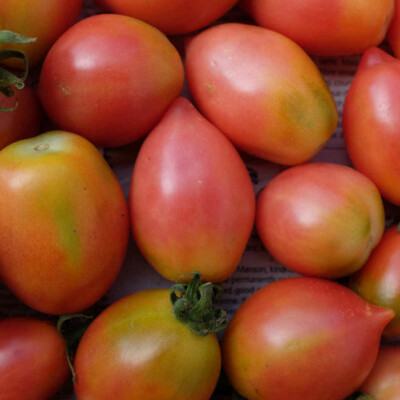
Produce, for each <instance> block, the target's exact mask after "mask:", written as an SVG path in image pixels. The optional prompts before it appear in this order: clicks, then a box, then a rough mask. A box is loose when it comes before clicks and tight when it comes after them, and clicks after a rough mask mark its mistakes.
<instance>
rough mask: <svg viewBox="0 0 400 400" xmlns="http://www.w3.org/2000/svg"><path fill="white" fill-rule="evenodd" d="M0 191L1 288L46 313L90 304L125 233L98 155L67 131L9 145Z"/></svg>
mask: <svg viewBox="0 0 400 400" xmlns="http://www.w3.org/2000/svg"><path fill="white" fill-rule="evenodd" d="M0 186H1V188H2V193H3V194H2V196H1V198H0V278H1V279H2V280H3V282H4V283H5V285H6V286H8V287H9V288H10V289H11V291H12V292H14V294H15V295H16V296H17V297H19V298H20V299H21V300H22V301H23V302H24V303H26V304H27V305H28V306H30V307H32V308H34V309H37V310H39V311H42V312H45V313H50V314H68V313H73V312H76V311H79V310H83V309H85V308H87V307H89V306H90V305H92V304H93V303H94V302H95V301H97V300H98V299H99V298H100V297H101V296H102V295H103V294H104V293H105V292H106V290H107V289H108V288H109V287H110V286H111V284H112V283H113V281H114V279H115V278H116V276H117V274H118V272H119V270H120V268H121V266H122V262H123V260H124V258H125V254H126V249H127V243H128V236H129V218H128V210H127V203H126V200H125V197H124V195H123V192H122V190H121V187H120V185H119V183H118V181H117V179H116V177H115V175H114V174H113V172H112V170H111V169H110V167H109V166H108V164H107V163H106V162H105V160H104V159H103V157H102V156H101V154H100V153H99V152H98V150H97V149H96V148H95V147H94V146H93V145H92V144H91V143H89V142H88V141H87V140H85V139H84V138H82V137H80V136H78V135H75V134H72V133H67V132H49V133H46V134H42V135H39V136H36V137H34V138H32V139H25V140H22V141H19V142H15V143H13V144H10V145H9V146H7V147H6V148H4V149H3V150H2V151H1V152H0ZM110 238H112V239H111V240H110Z"/></svg>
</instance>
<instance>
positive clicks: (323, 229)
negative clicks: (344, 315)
mask: <svg viewBox="0 0 400 400" xmlns="http://www.w3.org/2000/svg"><path fill="white" fill-rule="evenodd" d="M256 226H257V231H258V234H259V236H260V238H261V240H262V242H263V243H264V245H265V247H266V248H267V250H268V251H269V252H270V253H271V255H272V256H273V257H275V258H276V259H277V260H278V261H280V262H281V263H282V264H284V265H285V266H287V267H288V268H290V269H292V270H293V271H296V272H298V273H301V274H305V275H311V276H317V277H324V278H338V277H341V276H345V275H349V274H351V273H353V272H355V271H356V270H358V269H359V268H361V267H362V265H363V264H364V263H365V261H366V260H367V258H368V256H369V255H370V253H371V251H372V249H373V248H374V247H375V246H376V245H377V243H378V242H379V240H380V239H381V237H382V234H383V231H384V228H385V215H384V209H383V204H382V199H381V197H380V195H379V191H378V189H377V188H376V186H375V185H374V184H373V183H372V182H371V181H370V180H369V179H368V178H366V177H365V176H364V175H362V174H361V173H359V172H358V171H356V170H354V169H352V168H349V167H346V166H344V165H338V164H329V163H308V164H304V165H299V166H296V167H292V168H289V169H287V170H286V171H284V172H282V173H281V174H279V175H278V176H276V177H275V178H274V179H273V180H272V181H271V182H269V183H268V184H267V186H266V187H265V188H264V189H263V190H262V191H261V193H260V194H259V195H258V199H257V211H256Z"/></svg>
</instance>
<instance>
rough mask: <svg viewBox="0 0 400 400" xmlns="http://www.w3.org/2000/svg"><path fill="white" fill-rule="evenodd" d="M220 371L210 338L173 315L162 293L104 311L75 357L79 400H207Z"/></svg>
mask: <svg viewBox="0 0 400 400" xmlns="http://www.w3.org/2000/svg"><path fill="white" fill-rule="evenodd" d="M220 369H221V354H220V347H219V343H218V340H217V338H216V336H215V335H214V334H210V335H207V336H199V335H197V334H195V333H193V332H192V331H191V330H190V329H189V328H188V326H186V325H185V324H184V323H182V322H180V321H178V320H177V319H176V318H175V317H174V316H173V314H172V311H171V303H170V301H169V291H168V290H167V289H154V290H145V291H141V292H137V293H134V294H132V295H129V296H127V297H125V298H123V299H121V300H119V301H117V302H116V303H114V304H112V305H111V306H110V307H108V308H107V309H106V310H105V311H103V313H102V314H100V315H99V316H98V317H97V318H96V319H95V320H94V321H93V323H92V324H91V325H90V326H89V328H88V330H87V331H86V333H85V334H84V336H83V338H82V340H81V342H80V344H79V347H78V350H77V353H76V357H75V372H76V385H75V393H76V396H77V399H78V400H83V399H85V400H88V399H96V400H103V399H104V400H109V399H111V398H117V399H118V400H131V399H134V398H135V399H136V398H137V399H140V400H154V399H157V400H174V399H179V400H208V399H209V398H210V397H211V394H212V392H213V390H214V388H215V385H216V383H217V380H218V376H219V372H220Z"/></svg>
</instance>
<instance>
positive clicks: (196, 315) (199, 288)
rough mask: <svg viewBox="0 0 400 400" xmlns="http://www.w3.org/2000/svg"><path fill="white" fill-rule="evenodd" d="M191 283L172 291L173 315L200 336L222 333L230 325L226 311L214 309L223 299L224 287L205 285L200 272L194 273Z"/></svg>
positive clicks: (178, 284) (179, 285)
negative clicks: (215, 304)
mask: <svg viewBox="0 0 400 400" xmlns="http://www.w3.org/2000/svg"><path fill="white" fill-rule="evenodd" d="M190 275H192V279H191V280H190V282H189V283H180V282H178V283H176V284H175V285H173V286H172V287H171V289H170V298H171V303H172V306H173V314H174V316H175V317H176V318H177V319H179V320H180V321H182V322H184V323H185V324H187V325H188V326H189V328H190V329H191V330H192V331H193V332H194V333H196V334H197V335H199V336H206V335H208V334H209V333H216V332H219V331H221V330H222V329H224V328H225V327H226V325H227V324H228V316H227V314H226V312H225V310H222V309H216V308H214V302H215V301H219V300H220V299H221V297H222V287H221V285H219V284H214V283H211V282H207V283H203V282H202V281H201V275H200V273H199V272H197V271H196V272H192V273H191V274H190Z"/></svg>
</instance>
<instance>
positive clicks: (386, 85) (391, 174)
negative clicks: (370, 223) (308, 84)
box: [343, 48, 400, 205]
mask: <svg viewBox="0 0 400 400" xmlns="http://www.w3.org/2000/svg"><path fill="white" fill-rule="evenodd" d="M399 107H400V61H399V60H398V59H397V58H394V57H392V56H390V55H389V54H387V53H385V52H384V51H382V50H380V49H378V48H371V49H368V50H367V51H366V52H365V53H364V55H363V57H362V59H361V62H360V65H359V67H358V70H357V73H356V75H355V77H354V79H353V82H352V84H351V86H350V89H349V91H348V94H347V96H346V100H345V103H344V107H343V134H344V138H345V142H346V147H347V150H348V153H349V155H350V158H351V160H352V162H353V164H354V165H355V167H356V168H357V169H358V170H359V171H361V172H362V173H363V174H365V175H366V176H368V177H369V178H370V179H371V180H372V181H373V182H374V183H375V184H376V186H378V189H379V190H380V192H381V193H382V196H383V197H385V198H386V199H387V200H389V201H390V202H392V203H394V204H396V205H400V186H399V185H398V184H397V182H399V180H400V160H399V157H398V155H399V153H400V130H399V125H400V113H398V108H399ZM377 149H379V151H377Z"/></svg>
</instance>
